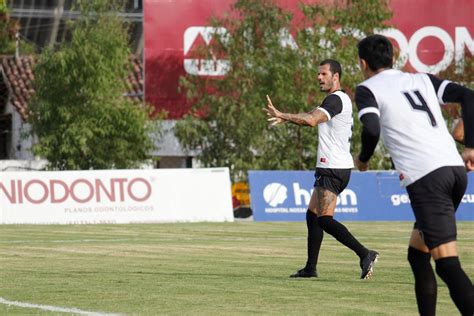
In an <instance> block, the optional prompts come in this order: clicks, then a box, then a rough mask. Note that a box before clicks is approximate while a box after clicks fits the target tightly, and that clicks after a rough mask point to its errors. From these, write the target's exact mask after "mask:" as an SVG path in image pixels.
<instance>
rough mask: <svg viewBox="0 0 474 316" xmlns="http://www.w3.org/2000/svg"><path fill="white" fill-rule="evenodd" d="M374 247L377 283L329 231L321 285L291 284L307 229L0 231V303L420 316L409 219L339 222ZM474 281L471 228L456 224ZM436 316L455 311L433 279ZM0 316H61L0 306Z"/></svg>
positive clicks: (123, 310) (251, 225)
mask: <svg viewBox="0 0 474 316" xmlns="http://www.w3.org/2000/svg"><path fill="white" fill-rule="evenodd" d="M345 225H346V226H347V227H348V228H349V229H350V230H351V231H352V232H353V233H354V235H355V236H356V237H357V238H358V239H359V240H360V241H361V242H362V243H363V244H365V245H366V246H367V247H369V248H372V249H376V250H377V251H379V252H380V255H381V258H380V260H379V263H378V264H377V266H376V269H375V276H374V279H373V280H360V279H359V274H360V268H359V262H358V257H357V256H356V255H355V254H354V253H352V252H351V251H350V250H348V249H346V248H345V247H344V246H342V245H341V244H339V243H338V242H337V241H335V240H334V239H333V238H332V237H330V236H329V235H327V234H326V235H325V238H324V241H323V246H322V249H321V254H320V260H319V261H320V262H319V264H318V273H319V275H320V277H319V278H317V279H310V280H308V279H305V280H299V279H290V278H288V276H289V275H290V274H291V273H293V272H294V271H296V270H297V269H299V268H301V267H302V266H303V264H304V262H305V260H306V226H305V224H304V223H255V222H235V223H180V224H141V225H76V226H35V225H22V226H20V225H4V226H0V282H1V283H0V297H2V298H4V299H7V300H10V301H21V302H28V303H33V304H41V305H53V306H58V307H69V308H79V309H82V310H87V311H100V312H109V313H120V314H130V315H156V314H167V315H178V314H179V315H196V314H199V315H224V314H226V315H243V314H273V315H390V314H392V315H417V308H416V302H415V296H414V292H413V278H412V274H411V270H410V268H409V266H408V263H407V261H406V250H407V244H408V236H409V233H410V231H411V227H412V223H409V222H371V223H367V222H346V223H345ZM458 237H459V243H458V248H459V252H460V257H461V262H462V264H463V267H464V269H465V271H466V272H467V274H468V275H469V276H470V277H471V278H474V223H471V222H461V223H459V225H458ZM438 284H439V293H438V310H437V311H438V314H440V315H453V314H458V312H457V310H456V308H455V306H454V304H453V303H452V301H451V299H450V298H449V294H448V291H447V288H446V287H445V285H444V283H443V282H442V281H441V280H439V279H438ZM0 314H16V315H20V314H21V315H24V314H31V315H53V314H58V313H52V312H46V311H41V310H39V309H28V308H19V307H12V306H7V305H4V304H0Z"/></svg>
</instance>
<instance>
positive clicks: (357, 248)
mask: <svg viewBox="0 0 474 316" xmlns="http://www.w3.org/2000/svg"><path fill="white" fill-rule="evenodd" d="M314 195H316V197H315V202H316V203H315V209H316V212H317V213H318V223H319V226H321V228H322V229H323V230H324V231H325V232H327V233H329V234H331V235H332V236H333V237H334V238H336V240H337V241H339V242H340V243H341V244H343V245H344V246H346V247H348V248H349V249H351V250H352V251H354V252H355V253H356V254H357V255H358V256H359V257H360V258H364V257H365V256H367V254H368V253H369V250H368V249H367V248H365V247H364V246H363V245H362V244H361V243H360V242H359V241H357V239H356V238H355V237H354V236H353V235H352V234H351V233H350V232H349V230H348V229H347V228H346V226H344V225H343V224H341V223H340V222H338V221H336V220H335V219H334V211H335V209H336V201H337V196H336V194H334V193H333V192H331V191H329V190H326V189H324V188H321V187H316V188H315V190H314V191H313V196H314Z"/></svg>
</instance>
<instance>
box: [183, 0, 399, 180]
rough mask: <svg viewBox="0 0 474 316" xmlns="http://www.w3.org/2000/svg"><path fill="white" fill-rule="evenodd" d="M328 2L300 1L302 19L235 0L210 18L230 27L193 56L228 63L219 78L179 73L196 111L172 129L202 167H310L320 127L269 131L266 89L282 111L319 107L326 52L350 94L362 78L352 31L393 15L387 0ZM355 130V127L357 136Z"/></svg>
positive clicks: (236, 173) (237, 173) (237, 171)
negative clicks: (319, 74) (321, 66)
mask: <svg viewBox="0 0 474 316" xmlns="http://www.w3.org/2000/svg"><path fill="white" fill-rule="evenodd" d="M330 3H331V4H328V2H326V1H321V2H320V3H317V4H311V5H308V4H300V10H301V13H302V17H300V16H298V17H297V18H295V16H294V15H293V14H292V13H290V12H287V11H285V10H284V9H282V8H280V7H279V6H278V5H276V3H275V2H274V1H272V0H258V1H257V0H238V1H236V3H235V4H234V5H233V6H232V9H231V12H230V13H229V14H227V15H225V16H224V17H223V18H214V19H213V20H212V25H213V26H215V27H222V28H225V29H226V30H227V33H226V34H225V35H220V36H219V34H217V33H216V34H214V37H213V38H214V41H213V42H211V44H210V46H208V47H202V48H201V49H200V50H199V51H198V52H196V54H197V55H198V57H200V58H202V59H218V58H223V56H225V58H226V59H227V60H228V61H229V64H230V67H229V69H228V71H227V74H226V75H225V77H223V78H219V79H212V78H204V77H199V76H192V75H186V76H185V77H183V78H182V80H181V84H182V88H183V91H185V92H186V94H187V97H188V98H189V99H190V100H191V101H192V103H193V112H192V113H190V114H189V115H187V116H185V118H184V119H183V120H182V121H180V122H179V123H178V124H177V128H176V134H177V136H178V138H179V140H180V142H181V144H182V145H183V146H184V147H185V148H187V149H198V150H200V151H201V154H200V156H199V159H200V160H201V162H202V163H203V164H204V165H205V166H229V167H230V169H231V173H232V176H233V178H234V180H239V179H242V178H245V177H246V171H247V170H248V169H251V168H252V169H308V168H309V169H312V168H314V165H315V156H316V148H317V128H315V129H310V128H302V127H298V126H295V125H292V124H285V125H284V126H281V127H277V128H272V129H269V128H268V124H267V122H266V117H265V115H264V113H263V111H262V108H263V107H264V106H265V105H266V98H265V95H266V94H268V95H270V96H271V97H272V100H273V103H274V104H275V105H276V106H277V107H278V108H279V109H281V110H283V111H286V112H306V111H309V110H311V109H312V108H314V107H315V106H318V105H319V104H320V102H321V101H322V99H323V98H324V96H325V94H324V93H321V92H319V85H318V83H317V72H318V67H319V62H320V61H322V60H323V59H326V58H334V59H337V60H339V61H340V62H341V64H342V65H343V71H344V73H343V76H342V83H343V86H344V87H345V88H346V90H348V92H349V93H351V89H353V87H354V86H355V85H356V83H358V82H360V81H362V77H361V74H360V72H359V71H358V66H357V49H356V44H357V38H356V37H357V36H359V35H361V34H363V33H365V34H369V33H372V32H373V29H374V28H383V27H384V22H385V21H387V20H388V19H389V18H390V17H391V12H390V11H389V9H388V5H387V1H380V0H344V1H342V0H341V1H333V2H330ZM341 26H343V27H341ZM356 30H358V31H356ZM289 34H291V35H292V37H290V36H289ZM292 39H293V40H292ZM355 122H356V123H357V124H358V120H355ZM358 130H359V126H358V125H357V126H355V131H354V132H355V134H357V133H358V132H359V131H358ZM353 147H354V148H353V150H354V151H355V150H358V147H359V145H358V144H354V146H353ZM379 155H381V156H383V153H382V154H380V153H379ZM379 158H380V157H379ZM379 160H381V159H372V161H376V162H377V161H379Z"/></svg>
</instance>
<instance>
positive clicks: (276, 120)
mask: <svg viewBox="0 0 474 316" xmlns="http://www.w3.org/2000/svg"><path fill="white" fill-rule="evenodd" d="M267 101H268V104H267V107H266V108H264V109H263V110H264V111H265V112H266V113H267V116H268V119H267V121H269V122H270V127H272V126H275V125H278V124H282V123H285V122H286V121H285V120H284V119H283V118H282V117H281V114H282V113H281V112H280V111H278V110H277V109H276V108H275V107H274V106H273V103H272V100H271V99H270V97H269V96H268V95H267Z"/></svg>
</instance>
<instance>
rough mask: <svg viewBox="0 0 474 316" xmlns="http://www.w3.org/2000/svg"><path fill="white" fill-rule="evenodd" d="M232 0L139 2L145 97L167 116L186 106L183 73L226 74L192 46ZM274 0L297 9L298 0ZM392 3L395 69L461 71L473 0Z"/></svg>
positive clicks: (208, 35) (470, 44) (471, 42)
mask: <svg viewBox="0 0 474 316" xmlns="http://www.w3.org/2000/svg"><path fill="white" fill-rule="evenodd" d="M234 1H235V0H144V1H143V2H144V30H145V98H146V101H147V102H148V103H150V104H152V105H153V106H154V107H155V108H156V109H157V110H158V111H160V110H165V111H167V112H168V118H170V119H174V118H180V117H182V116H183V115H184V114H185V113H186V112H187V111H188V110H189V105H188V104H187V103H186V100H185V98H184V95H183V94H182V93H180V92H179V91H178V86H179V77H180V76H181V75H184V74H186V73H189V74H195V75H204V76H217V75H224V74H225V72H226V67H228V64H227V63H226V61H225V60H212V61H205V60H200V61H199V62H196V60H194V59H193V56H192V50H193V47H196V46H197V45H199V43H203V42H204V43H209V42H210V41H211V40H212V34H215V31H216V30H215V29H213V28H211V27H209V19H210V17H211V16H219V15H221V14H223V13H225V12H226V11H228V10H229V9H230V6H231V4H232V3H234ZM278 2H279V3H280V4H281V5H283V6H284V7H285V8H288V9H290V10H296V8H297V4H298V2H299V0H280V1H278ZM390 6H391V8H392V9H393V12H394V15H393V18H392V20H391V22H392V24H393V25H395V27H394V28H392V29H390V30H388V31H385V32H384V33H383V34H384V35H386V36H388V37H390V38H392V39H393V40H394V43H395V45H397V46H398V47H399V48H400V54H401V57H400V58H399V60H398V62H397V66H398V67H405V68H408V69H413V70H416V71H420V72H430V73H438V72H440V71H442V70H444V69H446V67H447V66H449V65H450V64H452V63H455V65H456V67H457V70H458V71H465V70H464V69H463V68H464V62H463V60H464V56H466V55H467V54H469V55H474V39H473V35H474V19H473V16H474V2H473V1H472V0H418V1H406V0H392V1H391V2H390ZM218 31H222V32H225V29H222V30H218ZM290 36H291V35H290ZM469 71H473V70H472V69H469Z"/></svg>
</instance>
